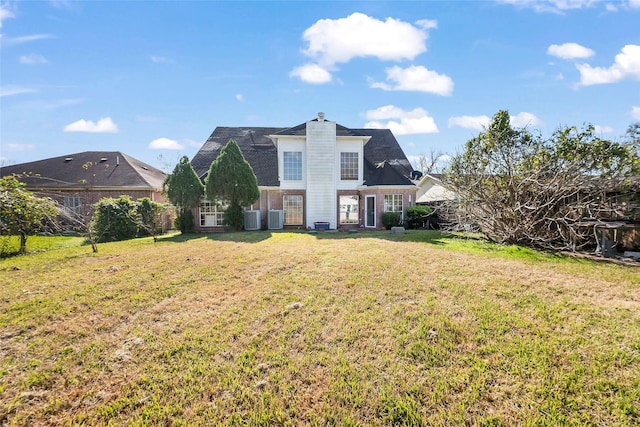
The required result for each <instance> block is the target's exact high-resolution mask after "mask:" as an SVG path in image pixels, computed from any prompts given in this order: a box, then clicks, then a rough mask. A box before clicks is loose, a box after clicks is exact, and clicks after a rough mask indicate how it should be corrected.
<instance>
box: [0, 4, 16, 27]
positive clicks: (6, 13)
mask: <svg viewBox="0 0 640 427" xmlns="http://www.w3.org/2000/svg"><path fill="white" fill-rule="evenodd" d="M7 7H8V6H7V5H5V4H0V28H2V21H4V20H5V19H8V18H13V17H15V15H14V14H13V12H11V11H10V10H9V9H8V8H7Z"/></svg>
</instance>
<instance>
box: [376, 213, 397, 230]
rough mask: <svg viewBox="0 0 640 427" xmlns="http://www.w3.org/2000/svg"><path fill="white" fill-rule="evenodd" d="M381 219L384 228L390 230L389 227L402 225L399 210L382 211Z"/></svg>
mask: <svg viewBox="0 0 640 427" xmlns="http://www.w3.org/2000/svg"><path fill="white" fill-rule="evenodd" d="M381 220H382V225H384V228H386V229H387V230H391V227H398V226H400V225H402V214H400V212H383V213H382V218H381Z"/></svg>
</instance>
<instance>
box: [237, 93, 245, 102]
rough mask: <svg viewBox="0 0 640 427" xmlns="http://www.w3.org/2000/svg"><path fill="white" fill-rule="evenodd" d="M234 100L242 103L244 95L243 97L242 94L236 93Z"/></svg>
mask: <svg viewBox="0 0 640 427" xmlns="http://www.w3.org/2000/svg"><path fill="white" fill-rule="evenodd" d="M236 100H237V101H238V102H242V101H244V95H243V94H241V93H237V94H236Z"/></svg>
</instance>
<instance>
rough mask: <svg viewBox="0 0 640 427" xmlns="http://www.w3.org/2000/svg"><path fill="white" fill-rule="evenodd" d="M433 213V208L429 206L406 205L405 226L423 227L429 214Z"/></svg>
mask: <svg viewBox="0 0 640 427" xmlns="http://www.w3.org/2000/svg"><path fill="white" fill-rule="evenodd" d="M432 213H433V209H432V208H431V207H429V206H422V205H416V206H408V207H407V227H408V228H424V224H425V222H426V221H427V218H428V217H429V215H431V214H432Z"/></svg>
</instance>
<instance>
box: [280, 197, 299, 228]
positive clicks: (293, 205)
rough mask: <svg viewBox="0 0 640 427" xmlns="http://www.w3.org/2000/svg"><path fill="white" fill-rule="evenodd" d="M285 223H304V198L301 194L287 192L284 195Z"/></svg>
mask: <svg viewBox="0 0 640 427" xmlns="http://www.w3.org/2000/svg"><path fill="white" fill-rule="evenodd" d="M282 209H283V210H284V225H302V210H303V198H302V196H301V195H294V194H285V195H284V196H282Z"/></svg>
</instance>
